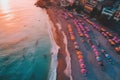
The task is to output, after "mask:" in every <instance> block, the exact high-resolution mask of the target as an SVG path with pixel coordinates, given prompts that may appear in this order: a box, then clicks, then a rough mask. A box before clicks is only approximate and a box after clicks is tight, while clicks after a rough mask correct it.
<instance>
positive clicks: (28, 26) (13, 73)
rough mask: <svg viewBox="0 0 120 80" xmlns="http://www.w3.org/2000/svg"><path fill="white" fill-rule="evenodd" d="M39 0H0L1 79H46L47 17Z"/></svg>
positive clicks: (48, 55) (47, 67) (47, 56)
mask: <svg viewBox="0 0 120 80" xmlns="http://www.w3.org/2000/svg"><path fill="white" fill-rule="evenodd" d="M35 2H36V0H0V80H46V79H47V77H48V72H49V69H50V60H51V57H50V51H51V45H52V44H51V41H50V35H49V33H48V26H49V22H48V17H47V15H46V14H45V11H44V10H42V9H40V8H37V7H35V6H34V3H35Z"/></svg>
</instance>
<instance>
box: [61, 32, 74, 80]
mask: <svg viewBox="0 0 120 80" xmlns="http://www.w3.org/2000/svg"><path fill="white" fill-rule="evenodd" d="M62 34H63V36H64V44H65V45H66V47H65V50H66V53H67V56H66V58H65V60H66V63H67V67H66V69H65V70H64V73H65V74H66V75H67V76H68V77H70V80H73V79H72V75H71V58H70V53H69V51H68V49H67V38H66V35H65V33H64V32H62Z"/></svg>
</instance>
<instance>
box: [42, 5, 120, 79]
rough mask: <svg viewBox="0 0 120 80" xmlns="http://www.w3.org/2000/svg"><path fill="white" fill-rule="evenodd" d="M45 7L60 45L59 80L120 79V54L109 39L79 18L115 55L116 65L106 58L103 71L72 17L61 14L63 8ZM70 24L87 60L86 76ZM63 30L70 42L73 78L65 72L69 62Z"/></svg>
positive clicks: (96, 38)
mask: <svg viewBox="0 0 120 80" xmlns="http://www.w3.org/2000/svg"><path fill="white" fill-rule="evenodd" d="M43 8H45V9H46V10H47V13H48V15H49V17H50V19H51V21H52V22H53V24H54V27H52V32H53V35H54V39H55V41H56V43H57V45H58V46H59V47H60V49H59V52H58V56H57V57H58V65H57V80H120V77H119V74H120V69H119V67H120V59H119V57H120V56H119V55H117V53H116V52H115V51H114V50H113V48H112V47H111V45H110V44H109V43H108V41H107V40H106V39H105V38H104V37H103V36H102V35H101V34H100V33H99V32H98V31H97V30H96V29H94V28H93V27H92V26H91V25H90V24H88V23H86V22H85V20H84V19H82V18H79V19H81V20H82V21H83V22H85V23H86V25H87V26H89V28H90V29H91V31H92V37H94V38H93V40H94V41H97V42H99V43H100V44H102V46H103V48H105V49H106V50H107V51H108V52H109V53H110V55H111V56H112V57H113V59H115V60H114V61H115V65H110V64H109V63H107V62H106V60H105V59H104V64H105V71H102V70H101V68H100V66H99V65H98V64H97V61H96V59H95V55H94V53H93V51H92V50H91V49H90V46H88V43H87V42H86V41H85V42H81V41H82V39H81V38H80V37H79V35H78V33H77V30H76V28H75V25H74V24H73V23H72V21H71V20H70V19H68V20H66V19H64V18H63V16H62V15H61V13H62V12H63V9H62V8H59V7H54V6H49V7H48V6H45V7H43ZM58 24H60V26H61V29H60V27H59V26H58ZM68 24H71V25H72V26H73V31H74V33H75V36H76V41H77V42H79V45H80V50H81V51H82V52H83V53H84V54H83V56H84V58H85V62H86V65H87V69H88V74H87V77H84V76H83V75H82V74H81V72H80V64H79V62H78V59H77V55H76V54H75V49H74V46H73V42H72V41H71V40H70V35H69V33H68V30H67V25H68ZM99 25H100V24H99ZM62 32H64V34H65V35H66V37H67V43H68V44H67V48H68V51H69V54H70V58H71V71H72V72H71V75H72V78H70V76H71V75H69V76H68V75H66V74H65V72H64V71H65V69H66V67H67V62H66V60H65V59H66V56H67V52H66V50H65V49H66V48H65V46H66V45H65V44H64V35H63V34H62ZM98 36H99V37H98Z"/></svg>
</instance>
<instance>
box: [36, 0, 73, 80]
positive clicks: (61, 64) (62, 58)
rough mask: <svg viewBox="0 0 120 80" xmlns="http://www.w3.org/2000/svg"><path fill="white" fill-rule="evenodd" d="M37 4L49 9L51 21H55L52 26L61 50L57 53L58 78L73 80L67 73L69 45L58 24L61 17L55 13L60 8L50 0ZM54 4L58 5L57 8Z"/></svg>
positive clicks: (54, 36) (60, 79)
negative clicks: (67, 48)
mask: <svg viewBox="0 0 120 80" xmlns="http://www.w3.org/2000/svg"><path fill="white" fill-rule="evenodd" d="M35 5H36V6H37V7H40V8H42V9H45V10H46V11H47V14H48V16H49V19H50V21H51V22H52V23H53V26H52V27H51V31H52V34H53V38H54V40H55V42H56V44H57V45H58V46H59V51H58V53H57V62H58V63H57V71H56V74H57V75H56V80H72V79H71V77H68V76H67V75H66V74H65V70H66V69H67V68H68V65H67V62H66V56H67V52H66V46H67V44H65V43H64V35H63V33H62V31H61V30H60V27H59V26H58V25H57V24H58V23H59V19H58V18H56V16H57V14H56V13H54V12H56V11H57V9H59V7H58V6H57V5H56V4H54V3H50V2H49V1H48V2H45V1H42V0H39V1H38V2H36V3H35ZM54 6H56V8H55V7H54ZM55 10H56V11H55ZM58 13H59V12H58ZM66 24H67V22H66ZM61 25H62V26H63V24H62V23H61ZM66 26H67V25H66ZM66 26H64V27H66ZM62 28H63V27H61V29H62ZM70 67H71V66H70ZM70 71H71V70H70ZM49 72H50V71H49ZM70 74H71V73H70ZM49 76H50V73H49V74H48V78H49ZM48 80H49V79H48Z"/></svg>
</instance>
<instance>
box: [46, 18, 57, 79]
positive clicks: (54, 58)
mask: <svg viewBox="0 0 120 80" xmlns="http://www.w3.org/2000/svg"><path fill="white" fill-rule="evenodd" d="M48 24H50V26H48V32H49V34H50V38H51V43H52V49H51V66H50V70H49V75H48V80H56V75H57V74H56V73H57V64H58V61H57V54H58V49H59V46H58V45H57V44H56V43H55V40H54V37H53V33H52V27H53V26H54V25H53V23H52V22H51V21H50V20H49V21H48Z"/></svg>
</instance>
